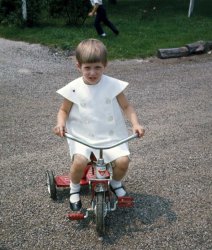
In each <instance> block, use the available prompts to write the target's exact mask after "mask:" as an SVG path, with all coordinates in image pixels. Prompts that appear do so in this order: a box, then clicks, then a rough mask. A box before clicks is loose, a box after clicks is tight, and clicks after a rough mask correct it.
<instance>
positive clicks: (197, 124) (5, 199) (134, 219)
mask: <svg viewBox="0 0 212 250" xmlns="http://www.w3.org/2000/svg"><path fill="white" fill-rule="evenodd" d="M211 69H212V60H211V55H209V54H205V55H199V56H194V57H187V58H180V59H169V60H164V61H162V60H159V59H156V58H150V59H147V60H130V61H113V62H110V64H109V67H108V74H109V75H111V76H114V77H117V78H120V79H122V80H126V81H129V82H130V86H129V87H128V91H127V92H126V95H127V96H128V98H129V100H130V101H131V102H132V103H133V104H134V106H135V108H136V110H137V112H138V115H139V117H140V119H141V120H142V121H143V124H144V125H145V128H146V136H145V138H144V139H143V140H135V141H133V142H131V143H130V147H131V151H132V163H131V166H130V169H129V172H128V176H127V177H126V179H125V185H126V186H127V189H128V191H129V192H130V193H131V195H132V196H133V197H134V198H135V200H136V205H135V207H134V208H133V209H125V210H121V209H119V210H116V211H115V212H114V213H110V214H109V216H108V219H107V234H106V236H105V237H104V239H103V240H101V241H100V240H98V237H97V235H96V233H95V225H94V223H93V221H92V219H90V220H86V221H80V222H76V221H75V222H70V221H68V220H67V219H66V217H65V214H66V213H67V212H69V207H68V206H69V205H68V197H67V196H66V195H65V194H64V198H63V200H62V201H60V202H53V201H51V200H50V198H49V197H48V193H47V188H46V186H45V175H44V173H45V171H46V170H47V169H51V170H53V171H54V172H55V173H56V174H62V173H65V172H67V171H68V166H69V155H68V148H67V145H66V142H65V140H62V139H60V138H57V137H56V136H54V135H53V133H52V127H53V126H54V125H55V120H56V113H57V110H58V108H59V105H60V102H61V98H60V97H59V95H57V94H56V93H55V91H56V90H57V89H58V88H60V87H61V86H63V85H64V84H66V83H67V82H69V81H71V80H72V79H74V78H76V77H77V76H78V72H77V70H76V69H75V66H74V59H72V58H68V57H67V56H66V55H64V54H62V53H60V52H56V51H52V50H49V49H48V48H46V47H43V46H40V45H34V44H32V45H30V44H27V43H22V42H13V41H8V40H4V39H0V84H1V92H0V100H1V106H0V109H1V116H0V117H1V118H0V119H1V130H0V138H1V147H0V150H1V236H0V237H1V238H0V240H1V242H0V249H1V250H16V249H17V250H25V249H26V250H29V249H30V250H33V249H35V250H39V249H41V250H47V249H49V250H59V249H63V250H68V249H71V250H78V249H80V250H85V249H86V250H87V249H88V250H90V249H93V250H94V249H95V250H96V249H97V250H98V249H107V250H119V249H132V250H140V249H142V250H153V249H154V250H160V249H167V250H170V249H174V250H175V249H177V250H178V249H179V250H184V249H189V250H197V249H198V250H200V249H201V250H206V249H212V242H211V201H212V199H211V165H212V164H211V162H212V159H211V152H212V150H211V149H212V134H211V132H212V130H211V128H212V126H211V125H212V108H211V100H212V90H211V83H212V71H211ZM82 198H83V204H84V205H85V206H87V205H89V196H88V195H86V194H84V195H83V197H82Z"/></svg>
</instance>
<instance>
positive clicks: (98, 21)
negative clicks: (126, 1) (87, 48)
mask: <svg viewBox="0 0 212 250" xmlns="http://www.w3.org/2000/svg"><path fill="white" fill-rule="evenodd" d="M101 21H102V17H101V13H99V11H97V14H96V18H95V21H94V27H95V28H96V31H97V33H98V35H101V34H103V33H104V31H103V29H102V26H101Z"/></svg>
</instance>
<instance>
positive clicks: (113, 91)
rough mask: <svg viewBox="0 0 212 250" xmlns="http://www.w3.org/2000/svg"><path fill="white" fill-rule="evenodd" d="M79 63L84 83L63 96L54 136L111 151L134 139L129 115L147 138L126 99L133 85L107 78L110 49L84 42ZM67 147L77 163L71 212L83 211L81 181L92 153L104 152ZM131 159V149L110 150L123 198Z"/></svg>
mask: <svg viewBox="0 0 212 250" xmlns="http://www.w3.org/2000/svg"><path fill="white" fill-rule="evenodd" d="M76 60H77V67H78V69H79V71H80V72H81V74H82V77H79V78H77V79H76V80H74V81H72V82H70V83H68V84H67V85H66V86H65V87H63V88H61V89H59V90H58V91H57V93H59V94H61V95H62V96H63V97H64V100H63V103H62V105H61V107H60V109H59V112H58V115H57V125H56V126H55V127H54V133H55V134H56V135H58V136H61V137H63V136H64V133H65V131H67V132H68V133H69V134H71V135H73V136H74V137H77V138H79V139H81V140H83V141H86V142H88V143H90V144H92V145H99V146H109V145H111V144H113V143H115V142H117V141H119V140H121V139H124V138H126V137H127V136H128V133H127V129H126V125H125V122H124V118H123V115H122V112H123V113H124V114H125V115H126V117H127V118H128V119H129V121H130V122H131V124H132V130H133V133H138V135H139V137H141V136H143V135H144V129H143V127H142V126H141V125H140V124H139V121H138V118H137V115H136V113H135V111H134V108H133V107H132V105H130V103H129V102H128V101H127V98H126V97H125V95H124V93H123V90H124V89H125V88H126V87H127V85H128V83H127V82H124V81H121V80H118V79H115V78H112V77H109V76H106V75H104V71H105V68H106V66H107V49H106V47H105V46H104V44H103V43H102V42H101V41H99V40H96V39H88V40H84V41H82V42H81V43H80V44H79V45H78V46H77V49H76ZM67 141H68V145H69V149H70V155H71V157H72V160H73V162H72V165H71V168H70V179H71V183H70V208H71V209H72V210H73V211H78V210H80V209H81V207H82V203H81V200H80V195H79V193H80V180H81V178H82V176H83V173H84V169H85V167H86V166H87V163H88V161H89V160H90V154H91V152H93V153H94V154H95V155H96V156H98V150H94V149H91V148H88V147H86V146H84V145H82V144H80V143H77V142H74V141H72V140H69V139H67ZM129 154H130V152H129V149H128V144H127V143H125V144H122V145H120V146H118V147H115V148H112V149H107V150H104V160H105V162H106V163H107V162H111V161H113V162H114V168H113V180H112V181H111V184H110V185H111V188H112V190H113V192H114V193H115V195H116V196H117V197H121V196H124V195H126V191H125V189H124V187H123V186H122V182H121V180H122V179H123V177H124V176H125V174H126V172H127V169H128V165H129Z"/></svg>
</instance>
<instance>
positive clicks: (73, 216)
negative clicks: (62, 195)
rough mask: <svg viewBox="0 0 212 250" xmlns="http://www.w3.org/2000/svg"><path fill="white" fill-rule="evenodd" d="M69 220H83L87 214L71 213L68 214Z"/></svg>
mask: <svg viewBox="0 0 212 250" xmlns="http://www.w3.org/2000/svg"><path fill="white" fill-rule="evenodd" d="M67 217H68V219H69V220H83V219H85V215H84V214H83V213H75V214H74V213H70V214H67Z"/></svg>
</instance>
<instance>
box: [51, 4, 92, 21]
mask: <svg viewBox="0 0 212 250" xmlns="http://www.w3.org/2000/svg"><path fill="white" fill-rule="evenodd" d="M49 5H50V15H51V16H53V17H59V16H66V17H67V24H72V25H79V24H83V23H84V21H85V19H86V17H87V15H88V11H89V9H90V7H91V6H90V1H89V0H50V1H49Z"/></svg>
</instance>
